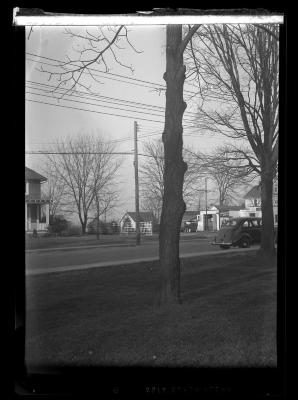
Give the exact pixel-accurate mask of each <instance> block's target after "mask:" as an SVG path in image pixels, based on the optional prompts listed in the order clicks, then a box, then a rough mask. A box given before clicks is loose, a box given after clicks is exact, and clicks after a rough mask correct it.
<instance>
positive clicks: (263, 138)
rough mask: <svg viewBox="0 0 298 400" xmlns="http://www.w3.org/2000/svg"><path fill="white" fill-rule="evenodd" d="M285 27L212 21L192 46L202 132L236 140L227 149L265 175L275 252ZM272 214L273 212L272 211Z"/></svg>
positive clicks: (266, 231)
mask: <svg viewBox="0 0 298 400" xmlns="http://www.w3.org/2000/svg"><path fill="white" fill-rule="evenodd" d="M278 35H279V27H278V26H275V25H266V26H265V25H264V26H259V25H253V24H246V25H212V26H211V25H210V26H203V27H202V28H201V29H200V31H199V32H197V33H196V34H195V35H194V36H193V38H192V40H191V42H190V45H189V48H188V49H187V62H188V67H189V75H190V76H191V75H193V77H194V79H195V81H196V82H197V86H198V91H199V94H200V96H199V99H198V119H197V125H198V127H199V129H200V131H204V130H207V131H208V132H214V133H220V134H222V135H225V136H226V137H228V138H230V139H233V140H234V142H233V143H232V144H231V145H230V147H229V149H228V148H227V149H226V155H227V156H228V158H229V159H230V161H232V160H240V159H241V160H242V161H243V162H245V163H246V165H247V166H248V167H249V168H251V169H252V170H254V171H255V172H257V173H258V174H259V175H260V176H261V187H262V215H263V235H262V243H261V249H262V250H263V251H264V253H268V254H269V253H272V252H274V228H273V226H274V224H273V207H272V182H273V178H274V177H275V175H276V171H277V162H278V135H279V41H278V40H277V37H278ZM271 214H272V215H271Z"/></svg>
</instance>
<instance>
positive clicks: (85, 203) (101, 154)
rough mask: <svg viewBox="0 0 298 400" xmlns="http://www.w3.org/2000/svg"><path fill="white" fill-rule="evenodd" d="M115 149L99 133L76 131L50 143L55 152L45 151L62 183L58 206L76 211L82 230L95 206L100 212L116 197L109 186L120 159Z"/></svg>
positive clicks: (71, 211)
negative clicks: (71, 136)
mask: <svg viewBox="0 0 298 400" xmlns="http://www.w3.org/2000/svg"><path fill="white" fill-rule="evenodd" d="M114 149H115V147H114V145H112V144H111V143H109V142H104V141H103V140H102V138H100V137H94V136H91V135H78V136H77V137H75V138H68V139H66V140H65V141H64V142H59V141H57V142H56V144H55V145H53V147H52V151H53V153H56V154H48V155H47V157H48V161H49V163H50V164H51V167H52V170H53V171H54V176H55V177H56V179H57V182H59V185H63V187H64V193H63V202H61V207H62V208H63V211H64V212H70V213H76V214H77V215H78V218H79V220H80V223H81V226H82V233H83V234H85V232H86V226H87V222H88V218H89V215H90V212H92V211H93V210H94V207H96V210H97V214H100V213H102V212H104V210H106V209H107V204H111V201H112V198H114V197H115V193H113V195H112V194H111V192H110V188H111V185H112V183H113V180H114V179H115V174H116V172H117V170H118V168H119V166H120V161H119V160H118V159H117V158H116V156H115V154H113V153H114ZM109 195H111V197H110V201H108V202H107V199H108V198H109Z"/></svg>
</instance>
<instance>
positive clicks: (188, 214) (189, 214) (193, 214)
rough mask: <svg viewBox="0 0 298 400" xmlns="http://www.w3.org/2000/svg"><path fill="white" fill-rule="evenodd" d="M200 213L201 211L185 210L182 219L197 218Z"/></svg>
mask: <svg viewBox="0 0 298 400" xmlns="http://www.w3.org/2000/svg"><path fill="white" fill-rule="evenodd" d="M198 214H200V211H185V213H184V214H183V217H182V221H188V220H190V219H193V218H196V216H197V215H198Z"/></svg>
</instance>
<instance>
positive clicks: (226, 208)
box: [214, 205, 245, 212]
mask: <svg viewBox="0 0 298 400" xmlns="http://www.w3.org/2000/svg"><path fill="white" fill-rule="evenodd" d="M214 207H216V208H217V209H218V211H220V212H225V211H240V210H242V209H243V208H244V207H245V206H244V205H241V206H226V205H224V206H219V205H215V206H214Z"/></svg>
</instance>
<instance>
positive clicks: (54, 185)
mask: <svg viewBox="0 0 298 400" xmlns="http://www.w3.org/2000/svg"><path fill="white" fill-rule="evenodd" d="M43 171H44V174H45V175H46V176H47V182H46V183H45V184H44V185H43V187H42V197H43V198H44V199H46V200H49V213H50V216H55V215H57V214H59V212H60V211H61V205H62V202H63V196H64V185H63V183H62V182H61V180H60V179H59V178H57V175H56V173H55V168H54V166H53V164H52V163H50V162H47V163H46V164H45V167H44V168H43Z"/></svg>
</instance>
